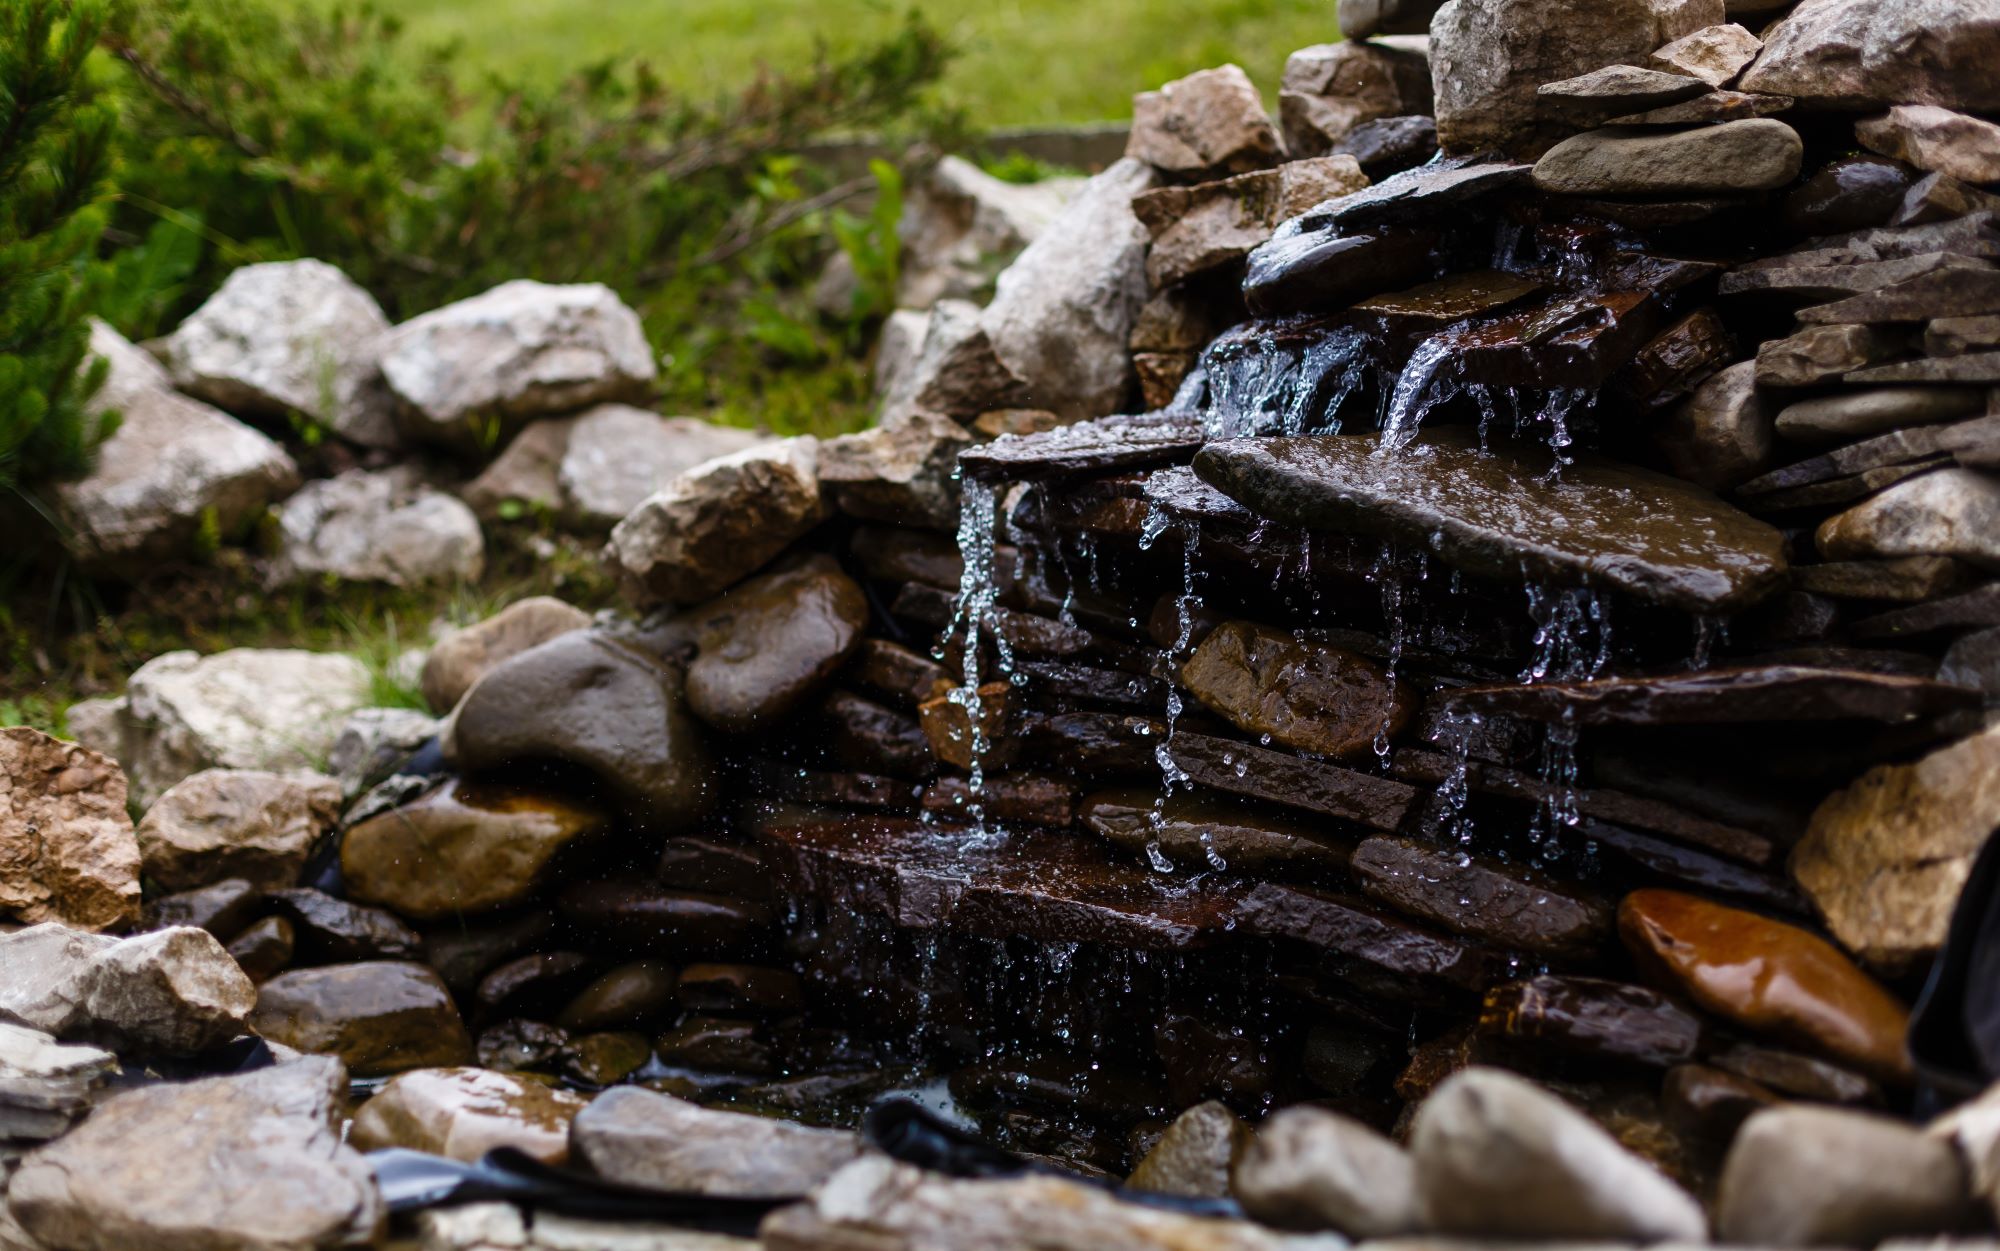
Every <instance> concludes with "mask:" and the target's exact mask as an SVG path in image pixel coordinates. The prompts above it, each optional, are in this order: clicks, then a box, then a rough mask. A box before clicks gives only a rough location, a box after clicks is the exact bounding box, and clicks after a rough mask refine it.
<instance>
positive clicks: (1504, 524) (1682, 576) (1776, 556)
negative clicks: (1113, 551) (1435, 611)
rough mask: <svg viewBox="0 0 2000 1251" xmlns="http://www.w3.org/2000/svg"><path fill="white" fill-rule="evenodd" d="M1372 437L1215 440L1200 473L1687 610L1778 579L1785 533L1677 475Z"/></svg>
mask: <svg viewBox="0 0 2000 1251" xmlns="http://www.w3.org/2000/svg"><path fill="white" fill-rule="evenodd" d="M1378 446H1379V444H1378V440H1377V439H1376V437H1375V436H1373V435H1317V436H1304V437H1299V438H1279V439H1239V440H1233V441H1230V442H1227V443H1212V444H1210V445H1208V446H1207V447H1206V448H1204V449H1202V452H1201V454H1200V455H1199V456H1197V457H1196V458H1195V470H1196V472H1197V473H1199V474H1201V476H1202V477H1203V479H1204V480H1206V481H1208V482H1210V483H1213V484H1214V485H1216V486H1217V487H1220V488H1221V489H1222V490H1223V491H1225V492H1227V493H1228V494H1229V495H1230V496H1231V497H1232V498H1234V499H1236V500H1238V501H1239V502H1241V503H1243V504H1245V505H1246V506H1247V507H1249V508H1251V509H1252V510H1253V511H1255V512H1257V513H1258V514H1260V515H1262V516H1267V517H1270V518H1272V519H1273V520H1277V521H1282V522H1286V523H1288V524H1291V525H1300V526H1306V527H1309V528H1313V529H1324V530H1335V531H1343V532H1348V533H1358V534H1364V535H1371V536H1375V537H1380V538H1388V539H1398V540H1404V541H1408V542H1412V543H1417V544H1423V545H1427V546H1428V547H1429V548H1430V549H1431V550H1432V551H1433V552H1434V553H1435V554H1436V555H1437V556H1439V557H1440V558H1442V559H1443V560H1444V561H1445V562H1446V563H1447V564H1450V565H1453V566H1455V567H1458V568H1463V569H1466V570H1468V571H1469V572H1474V573H1483V574H1486V575H1489V576H1493V577H1497V578H1502V579H1508V580H1512V579H1515V578H1519V577H1522V576H1524V575H1525V576H1527V577H1530V578H1535V577H1542V578H1553V579H1556V580H1559V581H1572V582H1574V581H1592V582H1602V583H1604V584H1606V585H1609V586H1612V587H1615V588H1617V589H1619V590H1623V591H1628V592H1630V593H1632V594H1634V595H1637V596H1640V597H1641V598H1645V599H1652V600H1657V601H1660V602H1662V603H1665V604H1668V605H1669V606H1672V607H1677V608H1683V609H1686V610H1688V611H1693V612H1727V611H1733V610H1735V609H1738V608H1742V607H1744V606H1746V605H1748V604H1751V603H1754V602H1755V601H1756V600H1758V599H1760V598H1762V597H1763V596H1764V595H1765V594H1767V593H1768V592H1770V591H1772V590H1775V589H1776V588H1777V587H1778V585H1779V584H1780V582H1781V581H1782V579H1783V576H1784V573H1785V556H1784V541H1783V537H1782V536H1781V535H1780V534H1779V533H1778V532H1777V531H1776V530H1774V529H1772V528H1771V527H1770V526H1768V525H1766V524H1764V523H1763V522H1760V521H1757V520H1755V519H1754V518H1751V517H1749V516H1748V515H1746V514H1744V513H1741V512H1739V511H1737V510H1736V509H1734V508H1731V507H1730V506H1729V505H1727V504H1724V503H1723V502H1722V501H1720V500H1718V499H1716V498H1715V497H1713V496H1711V495H1709V494H1707V493H1706V492H1704V491H1701V490H1699V489H1698V488H1695V487H1693V486H1690V485H1689V484H1687V483H1685V482H1682V481H1680V480H1679V479H1676V478H1669V477H1666V476H1665V475H1662V474H1656V473H1652V472H1650V471H1647V470H1642V469H1636V468H1632V467H1629V466H1623V465H1616V464H1613V463H1611V462H1607V461H1601V460H1597V459H1595V458H1591V457H1587V456H1581V455H1579V456H1578V457H1577V458H1576V463H1574V464H1572V465H1570V466H1569V467H1567V468H1566V469H1564V470H1563V474H1562V477H1561V479H1560V480H1551V479H1550V478H1549V477H1548V476H1547V475H1546V472H1545V471H1546V469H1547V468H1548V465H1547V457H1546V455H1535V454H1532V453H1530V452H1528V451H1526V450H1523V449H1513V450H1506V451H1496V452H1492V453H1487V452H1482V451H1481V450H1480V449H1479V447H1478V446H1477V444H1476V442H1475V441H1474V440H1473V439H1472V438H1471V437H1470V436H1468V435H1467V434H1465V433H1463V432H1459V431H1449V432H1439V433H1437V434H1434V435H1432V436H1431V437H1430V438H1429V439H1427V440H1426V441H1424V442H1420V443H1416V444H1412V445H1411V446H1410V447H1407V448H1405V449H1403V450H1402V451H1401V452H1400V453H1398V454H1394V455H1381V456H1378V455H1376V450H1377V447H1378Z"/></svg>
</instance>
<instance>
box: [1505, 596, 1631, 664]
mask: <svg viewBox="0 0 2000 1251" xmlns="http://www.w3.org/2000/svg"><path fill="white" fill-rule="evenodd" d="M1527 592H1528V617H1529V619H1530V620H1532V621H1533V622H1534V623H1535V634H1534V646H1535V650H1534V653H1533V655H1532V656H1531V658H1530V659H1529V661H1528V666H1527V668H1525V669H1523V670H1522V671H1521V675H1520V680H1521V681H1523V682H1526V683H1530V684H1532V683H1536V682H1581V681H1585V680H1587V679H1590V678H1595V677H1599V676H1601V675H1602V674H1603V673H1604V670H1605V668H1606V667H1607V666H1608V665H1609V664H1610V663H1611V610H1610V608H1609V606H1608V605H1607V604H1606V603H1605V602H1604V600H1603V598H1602V597H1600V596H1599V595H1598V594H1597V593H1596V592H1595V591H1592V590H1591V589H1589V588H1588V587H1568V588H1563V589H1559V590H1552V589H1550V588H1549V587H1546V586H1543V585H1541V584H1539V583H1536V582H1533V581H1530V582H1529V583H1528V584H1527Z"/></svg>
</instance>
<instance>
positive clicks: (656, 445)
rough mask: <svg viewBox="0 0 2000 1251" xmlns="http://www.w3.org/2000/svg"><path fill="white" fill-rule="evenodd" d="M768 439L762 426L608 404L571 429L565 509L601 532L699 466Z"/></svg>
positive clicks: (563, 480) (559, 474)
mask: <svg viewBox="0 0 2000 1251" xmlns="http://www.w3.org/2000/svg"><path fill="white" fill-rule="evenodd" d="M764 441H765V436H763V435H760V434H758V433H757V432H756V431H754V430H742V429H738V428H735V427H731V426H718V425H715V424H713V423H712V422H706V421H700V420H697V419H696V418H693V417H662V416H660V415H659V414H657V413H649V412H647V411H646V410H645V409H642V408H632V407H630V406H629V405H625V404H600V405H599V406H598V407H596V408H593V409H591V410H590V411H589V412H587V413H584V414H583V415H582V416H580V417H578V418H577V419H576V424H575V425H573V426H571V427H570V431H569V443H568V445H567V446H566V447H565V448H564V449H563V455H562V459H561V460H560V461H559V462H557V465H556V485H557V489H558V490H559V491H560V492H561V497H562V501H563V507H564V511H565V514H566V515H567V516H568V517H569V518H570V519H571V520H572V521H574V522H576V523H577V524H579V525H582V526H585V527H588V528H591V529H596V530H598V531H600V532H601V531H603V530H605V529H608V528H609V527H611V526H615V525H617V524H618V523H619V522H621V521H623V520H624V519H625V514H627V513H629V512H631V511H632V510H633V509H635V508H637V507H638V506H639V505H641V504H643V503H645V502H646V497H647V496H649V495H651V494H653V492H655V491H658V490H659V489H660V488H662V487H664V486H666V485H667V483H669V482H672V481H673V480H674V479H675V478H677V477H679V476H680V475H681V474H684V473H686V472H687V471H688V470H690V469H693V468H694V467H695V466H697V465H700V464H702V463H704V462H706V461H711V460H714V459H715V458H716V457H718V456H728V455H730V454H732V453H735V452H740V451H742V450H743V449H744V448H747V447H753V446H755V445H756V444H758V443H762V442H764Z"/></svg>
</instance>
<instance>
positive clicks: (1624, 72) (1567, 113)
mask: <svg viewBox="0 0 2000 1251" xmlns="http://www.w3.org/2000/svg"><path fill="white" fill-rule="evenodd" d="M1711 89H1712V88H1711V85H1710V84H1708V83H1705V82H1703V81H1702V80H1701V79H1699V78H1692V77H1689V76H1688V75H1686V74H1676V73H1669V72H1667V71H1666V70H1657V69H1646V68H1644V67H1641V66H1637V65H1607V66H1605V67H1604V68H1603V69H1599V70H1592V71H1591V72H1590V73H1588V74H1579V75H1578V76H1576V77H1575V78H1565V79H1563V80H1562V81H1561V82H1553V83H1543V84H1542V85H1541V86H1539V87H1537V88H1535V98H1536V100H1537V101H1538V102H1539V103H1540V105H1541V107H1542V108H1543V110H1544V111H1546V112H1548V113H1550V114H1552V115H1554V116H1556V117H1564V118H1573V119H1576V120H1579V121H1584V122H1596V121H1599V120H1601V119H1603V118H1606V117H1609V116H1611V115H1612V114H1613V113H1622V112H1627V111H1637V110H1641V109H1655V108H1659V107H1661V106H1662V105H1667V104H1679V103H1680V102H1681V101H1683V100H1687V99H1691V98H1692V97H1695V96H1698V95H1702V94H1703V93H1705V92H1707V91H1709V90H1711Z"/></svg>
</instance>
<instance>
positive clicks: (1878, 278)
mask: <svg viewBox="0 0 2000 1251" xmlns="http://www.w3.org/2000/svg"><path fill="white" fill-rule="evenodd" d="M1992 268H1993V266H1992V265H1990V264H1988V263H1987V262H1985V261H1983V260H1979V259H1977V258H1974V257H1970V256H1959V255H1958V254H1956V253H1953V252H1927V253H1923V254H1921V255H1918V256H1899V257H1893V258H1891V259H1888V260H1881V261H1861V262H1858V263H1856V264H1852V265H1800V266H1788V267H1769V266H1766V267H1762V268H1758V269H1742V270H1738V271H1736V272H1735V273H1732V274H1726V275H1724V276H1723V279H1722V282H1721V284H1720V287H1719V290H1720V291H1721V293H1722V294H1723V295H1742V294H1746V293H1749V292H1764V293H1767V294H1771V295H1789V296H1798V297H1802V298H1805V299H1818V300H1835V299H1839V298H1841V297H1842V296H1849V295H1859V294H1861V293H1862V292H1864V291H1880V290H1881V289H1882V288H1884V287H1890V286H1894V285H1896V284H1897V283H1899V282H1908V281H1909V280H1910V279H1912V278H1920V277H1922V276H1923V275H1925V274H1931V273H1936V272H1937V271H1939V270H1943V269H1992Z"/></svg>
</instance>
